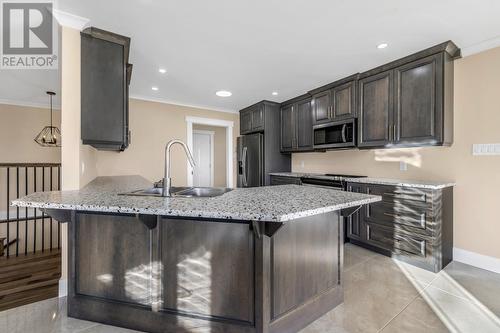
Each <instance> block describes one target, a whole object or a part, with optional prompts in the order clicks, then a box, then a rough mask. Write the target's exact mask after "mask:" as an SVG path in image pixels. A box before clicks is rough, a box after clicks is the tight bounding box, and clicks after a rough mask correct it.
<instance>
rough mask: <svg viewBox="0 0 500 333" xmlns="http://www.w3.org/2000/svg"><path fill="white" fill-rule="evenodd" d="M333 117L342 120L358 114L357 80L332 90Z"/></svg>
mask: <svg viewBox="0 0 500 333" xmlns="http://www.w3.org/2000/svg"><path fill="white" fill-rule="evenodd" d="M331 98H332V118H333V120H341V119H346V118H352V117H355V116H356V103H355V101H356V94H355V81H351V82H348V83H345V84H343V85H340V86H338V87H335V88H333V89H332V91H331Z"/></svg>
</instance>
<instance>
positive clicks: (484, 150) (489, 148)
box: [472, 143, 500, 156]
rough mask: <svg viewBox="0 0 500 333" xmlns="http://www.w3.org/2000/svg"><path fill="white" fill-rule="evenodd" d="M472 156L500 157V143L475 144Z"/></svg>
mask: <svg viewBox="0 0 500 333" xmlns="http://www.w3.org/2000/svg"><path fill="white" fill-rule="evenodd" d="M472 155H474V156H480V155H500V143H481V144H473V145H472Z"/></svg>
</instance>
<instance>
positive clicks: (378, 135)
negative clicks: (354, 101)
mask: <svg viewBox="0 0 500 333" xmlns="http://www.w3.org/2000/svg"><path fill="white" fill-rule="evenodd" d="M393 81H394V74H393V72H392V71H387V72H382V73H380V74H377V75H373V76H369V77H367V78H364V79H361V80H360V81H359V95H360V98H359V119H358V124H359V126H358V146H359V147H372V146H385V145H387V144H389V143H390V142H391V139H392V135H391V132H392V114H393V112H392V110H393V96H392V95H393V89H392V86H393Z"/></svg>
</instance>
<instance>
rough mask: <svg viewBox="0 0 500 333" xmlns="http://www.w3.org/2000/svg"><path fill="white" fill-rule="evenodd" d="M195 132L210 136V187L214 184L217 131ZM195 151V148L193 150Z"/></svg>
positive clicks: (194, 132) (195, 131) (194, 131)
mask: <svg viewBox="0 0 500 333" xmlns="http://www.w3.org/2000/svg"><path fill="white" fill-rule="evenodd" d="M194 134H206V135H209V136H210V187H213V186H214V177H215V174H214V153H215V152H214V145H215V142H214V136H215V132H214V131H206V130H193V135H194ZM192 151H193V152H194V150H192Z"/></svg>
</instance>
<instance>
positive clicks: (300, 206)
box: [12, 176, 381, 222]
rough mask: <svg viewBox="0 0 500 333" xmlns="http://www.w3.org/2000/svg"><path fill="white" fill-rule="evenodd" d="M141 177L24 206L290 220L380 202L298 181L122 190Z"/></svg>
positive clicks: (138, 184) (21, 203) (44, 196)
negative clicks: (220, 189) (209, 194)
mask: <svg viewBox="0 0 500 333" xmlns="http://www.w3.org/2000/svg"><path fill="white" fill-rule="evenodd" d="M151 186H152V184H151V183H150V182H148V181H147V180H145V179H144V178H142V177H139V176H119V177H99V178H96V179H95V180H94V181H92V182H91V183H90V184H89V185H87V186H86V187H85V188H83V189H82V190H79V191H61V192H40V193H34V194H31V195H28V196H26V197H23V198H20V199H17V200H14V201H13V202H12V204H13V205H14V206H18V207H36V208H46V209H64V210H79V211H95V212H109V213H134V214H149V215H163V216H177V217H200V218H215V219H227V220H245V221H255V220H257V221H269V222H286V221H290V220H293V219H297V218H301V217H306V216H313V215H317V214H322V213H327V212H332V211H336V210H340V209H345V208H349V207H353V206H359V205H365V204H368V203H372V202H377V201H380V200H381V198H380V197H379V196H373V195H366V194H360V193H350V192H341V191H331V190H328V189H321V188H312V187H305V186H297V185H283V186H268V187H258V188H245V189H240V188H239V189H234V190H233V191H231V192H228V193H225V194H223V195H221V196H218V197H213V198H179V197H176V198H161V197H139V196H124V195H119V193H124V192H129V191H133V190H137V189H142V188H147V187H151Z"/></svg>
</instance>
